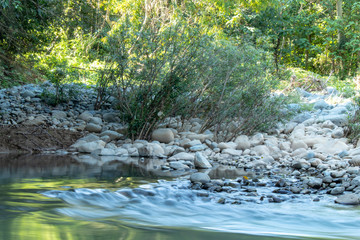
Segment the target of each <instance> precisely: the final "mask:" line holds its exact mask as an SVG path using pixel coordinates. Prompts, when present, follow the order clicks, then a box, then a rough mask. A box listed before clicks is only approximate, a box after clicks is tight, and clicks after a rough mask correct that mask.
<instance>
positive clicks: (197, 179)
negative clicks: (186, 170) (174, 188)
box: [190, 172, 210, 183]
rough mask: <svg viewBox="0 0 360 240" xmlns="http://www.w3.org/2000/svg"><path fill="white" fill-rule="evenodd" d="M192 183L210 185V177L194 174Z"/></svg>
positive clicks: (191, 179)
mask: <svg viewBox="0 0 360 240" xmlns="http://www.w3.org/2000/svg"><path fill="white" fill-rule="evenodd" d="M190 181H191V182H193V183H209V182H210V177H209V175H207V174H205V173H200V172H198V173H193V174H191V176H190Z"/></svg>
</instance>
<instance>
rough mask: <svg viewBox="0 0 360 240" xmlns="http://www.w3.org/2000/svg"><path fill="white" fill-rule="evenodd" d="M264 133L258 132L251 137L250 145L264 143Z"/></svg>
mask: <svg viewBox="0 0 360 240" xmlns="http://www.w3.org/2000/svg"><path fill="white" fill-rule="evenodd" d="M264 140H265V139H264V135H263V134H261V133H257V134H255V135H254V136H252V137H251V139H250V145H251V146H257V145H261V144H263V143H264Z"/></svg>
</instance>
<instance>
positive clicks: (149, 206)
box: [0, 156, 360, 240]
mask: <svg viewBox="0 0 360 240" xmlns="http://www.w3.org/2000/svg"><path fill="white" fill-rule="evenodd" d="M134 161H138V160H134ZM125 163H129V164H125ZM153 163H154V162H152V163H150V165H149V162H147V163H144V165H143V166H141V167H139V166H138V165H137V164H134V162H131V161H119V160H117V161H103V162H102V163H101V164H99V163H95V164H94V162H89V161H82V160H79V159H78V158H76V159H74V158H70V157H64V156H58V157H54V156H53V157H49V156H4V157H3V158H0V174H1V175H0V182H1V185H0V239H4V240H5V239H6V240H8V239H9V240H11V239H20V240H21V239H26V240H28V239H37V240H38V239H45V240H47V239H49V240H50V239H55V240H56V239H72V240H77V239H87V240H92V239H102V240H103V239H129V240H130V239H250V240H252V239H360V230H359V229H360V208H358V207H348V206H341V205H335V204H334V203H333V198H332V197H331V196H321V198H320V201H319V202H313V201H312V199H313V198H314V196H310V195H308V196H304V197H298V198H294V199H293V200H290V201H287V202H283V203H266V202H265V203H258V202H256V201H254V202H252V201H249V202H246V201H244V202H242V203H241V204H233V205H232V204H219V203H218V200H219V199H220V198H222V197H231V194H230V195H229V194H225V193H211V194H209V195H208V194H207V193H206V192H204V191H203V190H198V191H195V190H191V189H189V181H188V180H187V179H186V177H180V178H171V174H170V173H164V172H163V173H161V171H160V172H159V171H158V170H159V169H158V168H157V167H156V166H155V165H156V164H155V165H154V164H153ZM159 175H160V176H159ZM175 175H176V176H177V177H179V176H180V175H182V174H180V173H176V174H175ZM220 175H221V174H220ZM258 191H259V193H261V191H263V192H264V193H266V192H267V191H268V192H271V189H267V188H262V189H258ZM234 194H236V193H234Z"/></svg>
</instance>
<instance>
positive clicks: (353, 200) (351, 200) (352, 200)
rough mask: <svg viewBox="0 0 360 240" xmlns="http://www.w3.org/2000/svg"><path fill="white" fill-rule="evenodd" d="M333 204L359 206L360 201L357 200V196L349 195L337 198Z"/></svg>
mask: <svg viewBox="0 0 360 240" xmlns="http://www.w3.org/2000/svg"><path fill="white" fill-rule="evenodd" d="M335 203H339V204H344V205H359V204H360V199H359V195H357V194H353V193H350V194H345V195H341V196H339V197H338V198H337V199H336V200H335Z"/></svg>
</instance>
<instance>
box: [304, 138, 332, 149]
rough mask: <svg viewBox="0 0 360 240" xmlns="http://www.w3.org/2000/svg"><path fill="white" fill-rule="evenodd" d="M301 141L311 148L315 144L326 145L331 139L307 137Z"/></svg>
mask: <svg viewBox="0 0 360 240" xmlns="http://www.w3.org/2000/svg"><path fill="white" fill-rule="evenodd" d="M301 140H302V141H304V143H306V145H308V146H309V147H313V146H314V145H315V144H322V143H326V142H327V141H328V140H329V139H328V138H326V137H323V136H306V137H303V138H301Z"/></svg>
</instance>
